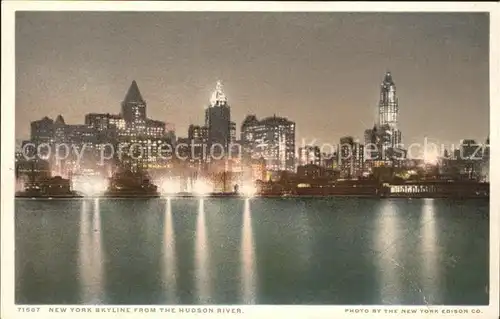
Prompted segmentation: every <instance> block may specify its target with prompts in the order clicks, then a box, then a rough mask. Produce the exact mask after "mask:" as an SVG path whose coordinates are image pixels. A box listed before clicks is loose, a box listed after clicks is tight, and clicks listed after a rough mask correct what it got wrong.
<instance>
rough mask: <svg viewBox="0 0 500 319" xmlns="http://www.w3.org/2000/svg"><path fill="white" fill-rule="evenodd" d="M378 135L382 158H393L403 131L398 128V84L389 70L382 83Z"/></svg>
mask: <svg viewBox="0 0 500 319" xmlns="http://www.w3.org/2000/svg"><path fill="white" fill-rule="evenodd" d="M378 115H379V118H378V135H379V142H380V148H381V149H380V150H379V151H380V152H381V154H380V155H381V158H380V159H381V160H384V161H388V160H391V159H393V155H394V152H395V150H396V149H398V148H399V145H400V144H401V131H399V129H398V117H399V101H398V96H397V94H396V84H394V81H393V79H392V75H391V73H390V72H387V73H386V74H385V76H384V79H383V81H382V83H381V85H380V99H379V104H378Z"/></svg>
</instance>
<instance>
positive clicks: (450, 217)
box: [15, 197, 489, 305]
mask: <svg viewBox="0 0 500 319" xmlns="http://www.w3.org/2000/svg"><path fill="white" fill-rule="evenodd" d="M488 210H489V205H488V200H481V199H478V200H463V201H456V200H455V201H454V200H446V199H375V198H366V199H359V198H342V197H337V198H252V199H249V200H248V199H247V200H245V199H240V198H209V199H208V198H207V199H203V200H200V199H149V200H132V199H129V200H118V199H117V200H112V199H74V200H27V199H17V200H16V216H15V224H16V225H15V227H16V260H15V262H16V278H15V281H16V303H18V304H246V303H255V304H334V305H355V304H365V305H371V304H387V305H388V304H401V305H425V304H433V305H440V304H446V305H486V304H488V283H489V277H488V274H489V259H488V251H489V215H488Z"/></svg>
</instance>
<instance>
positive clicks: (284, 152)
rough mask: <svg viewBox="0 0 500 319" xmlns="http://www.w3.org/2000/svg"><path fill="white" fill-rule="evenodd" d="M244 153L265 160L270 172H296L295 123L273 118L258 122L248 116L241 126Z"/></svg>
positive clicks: (281, 118)
mask: <svg viewBox="0 0 500 319" xmlns="http://www.w3.org/2000/svg"><path fill="white" fill-rule="evenodd" d="M241 139H242V144H243V153H244V154H245V156H250V157H251V158H253V159H259V158H261V157H262V158H264V160H265V161H266V169H267V170H268V171H275V172H276V171H290V172H294V171H295V123H294V122H291V121H289V120H288V119H286V118H283V117H277V116H276V115H275V116H272V117H268V118H265V119H262V120H260V121H259V120H257V118H256V117H255V115H250V116H247V118H246V119H245V121H244V122H243V124H242V126H241Z"/></svg>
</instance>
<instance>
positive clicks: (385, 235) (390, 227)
mask: <svg viewBox="0 0 500 319" xmlns="http://www.w3.org/2000/svg"><path fill="white" fill-rule="evenodd" d="M376 218H377V220H376V231H375V236H376V237H375V240H374V244H375V251H376V256H375V258H376V264H377V271H378V272H379V273H380V287H379V294H380V300H381V303H383V304H399V303H400V302H401V300H400V299H399V298H400V296H401V277H400V275H399V274H398V273H399V272H400V270H401V269H400V268H401V264H400V261H399V256H398V253H399V250H400V245H399V244H400V242H399V241H400V239H401V238H400V237H401V225H400V222H399V218H400V216H399V214H398V212H397V211H396V207H395V203H394V202H393V201H391V200H387V201H385V202H384V203H383V204H382V206H381V209H380V210H379V211H378V212H377V217H376Z"/></svg>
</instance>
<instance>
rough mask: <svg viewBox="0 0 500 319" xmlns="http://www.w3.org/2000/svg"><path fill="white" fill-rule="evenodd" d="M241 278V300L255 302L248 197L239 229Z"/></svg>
mask: <svg viewBox="0 0 500 319" xmlns="http://www.w3.org/2000/svg"><path fill="white" fill-rule="evenodd" d="M241 233H242V235H241V250H240V253H241V280H242V282H243V285H242V302H243V303H244V304H255V302H256V297H257V296H256V289H257V287H256V274H255V271H256V261H255V246H254V241H253V231H252V217H251V212H250V199H248V198H247V199H245V206H244V209H243V227H242V230H241Z"/></svg>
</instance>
